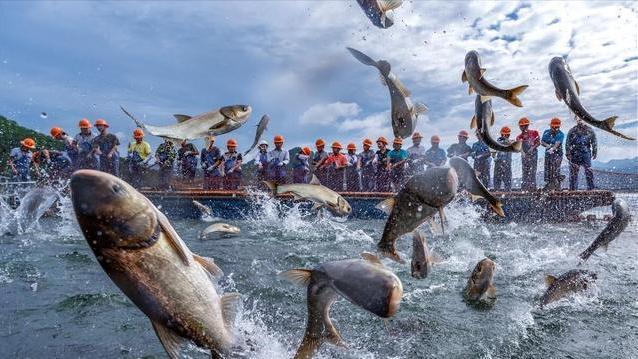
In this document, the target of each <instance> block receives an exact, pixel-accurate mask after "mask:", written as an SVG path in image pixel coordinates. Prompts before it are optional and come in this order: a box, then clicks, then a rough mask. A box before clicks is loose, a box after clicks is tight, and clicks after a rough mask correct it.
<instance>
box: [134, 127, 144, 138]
mask: <svg viewBox="0 0 638 359" xmlns="http://www.w3.org/2000/svg"><path fill="white" fill-rule="evenodd" d="M133 138H135V139H138V138H144V131H142V129H141V128H136V129H135V130H134V131H133Z"/></svg>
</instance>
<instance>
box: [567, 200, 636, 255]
mask: <svg viewBox="0 0 638 359" xmlns="http://www.w3.org/2000/svg"><path fill="white" fill-rule="evenodd" d="M611 210H612V213H613V215H614V216H613V218H612V219H611V220H610V221H609V223H607V226H606V227H605V229H603V231H602V232H600V234H599V235H598V237H596V239H595V240H594V242H593V243H592V244H591V245H589V247H587V249H585V250H584V251H583V253H581V254H580V255H579V257H580V259H581V260H582V262H585V261H587V259H589V257H590V256H591V255H592V254H594V252H595V251H596V250H597V249H598V248H601V247H602V248H603V249H604V250H607V246H608V245H609V243H611V241H613V240H614V239H616V237H618V235H620V233H622V232H623V231H624V230H625V228H627V225H629V222H630V221H631V215H630V214H629V206H628V205H627V202H625V201H624V200H623V199H621V198H617V199H616V200H615V201H614V203H612V205H611Z"/></svg>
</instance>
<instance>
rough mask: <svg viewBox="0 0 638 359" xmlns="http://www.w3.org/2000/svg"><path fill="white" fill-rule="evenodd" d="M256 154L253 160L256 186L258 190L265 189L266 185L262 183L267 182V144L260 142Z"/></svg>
mask: <svg viewBox="0 0 638 359" xmlns="http://www.w3.org/2000/svg"><path fill="white" fill-rule="evenodd" d="M257 148H258V154H257V157H256V158H255V163H256V164H257V175H256V176H255V177H256V178H255V181H256V185H257V187H259V188H262V189H266V188H268V187H266V185H265V184H264V182H263V181H266V180H268V142H267V141H265V140H261V141H260V142H259V146H257Z"/></svg>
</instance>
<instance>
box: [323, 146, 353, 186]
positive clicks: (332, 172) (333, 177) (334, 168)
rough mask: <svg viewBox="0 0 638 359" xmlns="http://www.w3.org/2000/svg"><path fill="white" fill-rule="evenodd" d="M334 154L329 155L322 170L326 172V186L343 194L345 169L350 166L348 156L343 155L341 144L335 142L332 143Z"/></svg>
mask: <svg viewBox="0 0 638 359" xmlns="http://www.w3.org/2000/svg"><path fill="white" fill-rule="evenodd" d="M331 148H332V153H331V154H329V155H328V158H326V160H325V161H323V164H322V165H321V167H320V168H321V169H323V170H325V171H326V179H327V183H325V184H324V186H326V187H328V188H330V189H331V190H333V191H337V192H342V191H343V189H344V183H345V168H346V167H347V166H348V160H347V159H346V156H345V155H344V154H343V153H341V149H342V147H341V143H339V142H337V141H335V142H333V143H332V146H331Z"/></svg>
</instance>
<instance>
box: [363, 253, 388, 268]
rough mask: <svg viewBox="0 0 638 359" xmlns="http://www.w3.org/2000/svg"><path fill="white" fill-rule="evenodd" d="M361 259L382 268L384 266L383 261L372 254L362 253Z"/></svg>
mask: <svg viewBox="0 0 638 359" xmlns="http://www.w3.org/2000/svg"><path fill="white" fill-rule="evenodd" d="M360 256H361V259H363V260H365V261H368V262H370V263H372V264H378V265H380V266H382V265H383V263H382V262H381V260H380V259H379V257H377V256H376V255H374V254H372V253H370V252H361V254H360Z"/></svg>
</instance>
